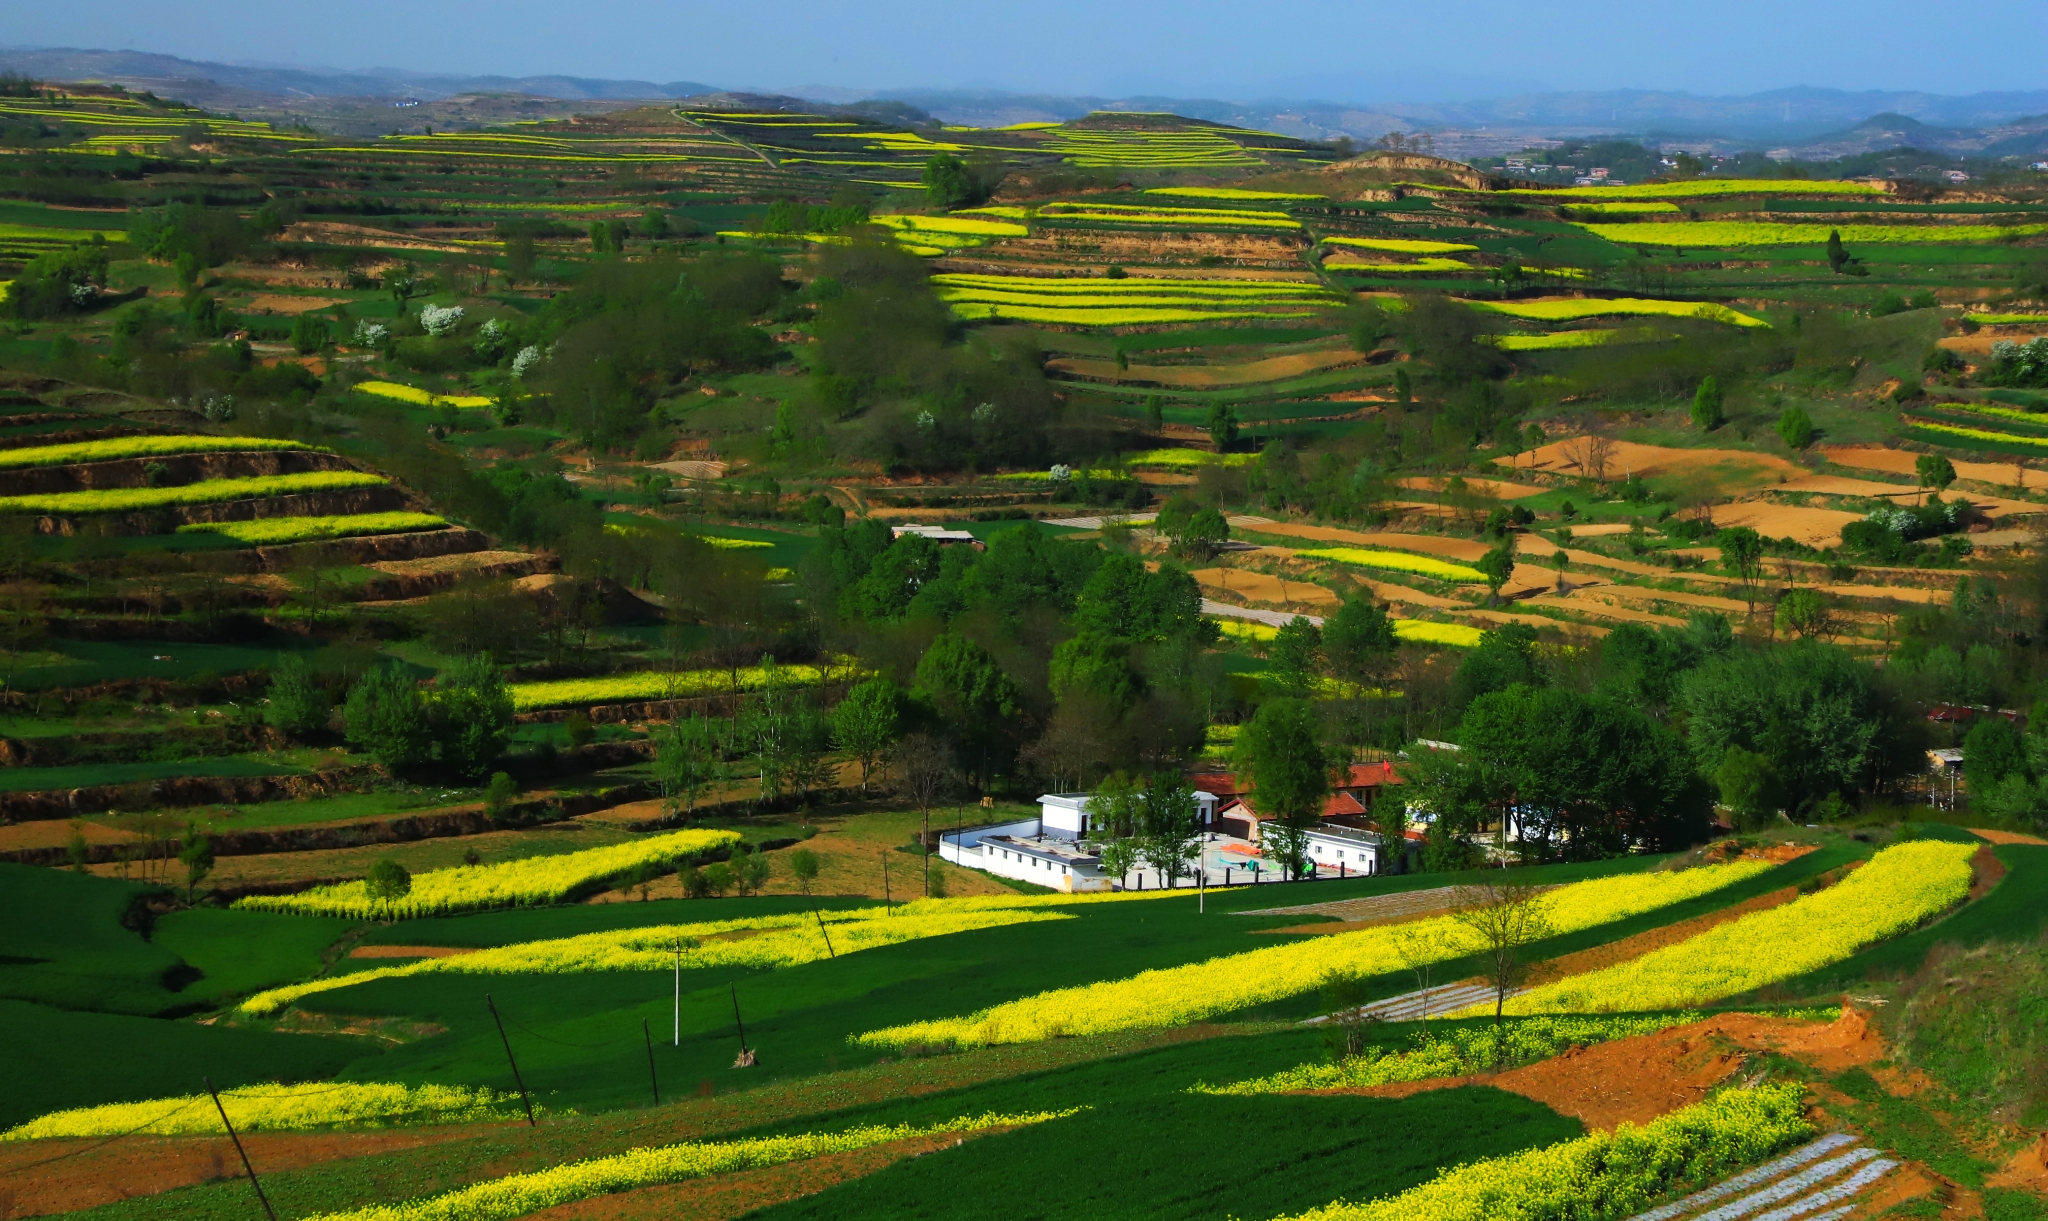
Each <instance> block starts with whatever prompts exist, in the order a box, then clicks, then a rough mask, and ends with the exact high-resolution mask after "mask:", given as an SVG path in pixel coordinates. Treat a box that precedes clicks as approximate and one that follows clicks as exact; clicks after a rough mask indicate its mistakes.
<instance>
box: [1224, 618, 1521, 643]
mask: <svg viewBox="0 0 2048 1221" xmlns="http://www.w3.org/2000/svg"><path fill="white" fill-rule="evenodd" d="M1216 626H1217V627H1219V628H1221V629H1222V631H1223V634H1224V635H1225V636H1229V637H1231V638H1233V639H1236V640H1256V641H1261V642H1263V641H1268V640H1272V639H1274V638H1275V637H1277V636H1279V635H1280V629H1279V628H1277V627H1274V626H1273V625H1272V624H1270V623H1258V622H1255V621H1253V620H1250V619H1218V620H1217V621H1216ZM1484 634H1485V633H1483V632H1481V631H1480V630H1479V629H1478V628H1476V627H1472V626H1469V625H1467V624H1463V623H1437V622H1435V621H1433V620H1429V619H1396V620H1394V635H1395V636H1396V637H1397V638H1399V639H1401V640H1406V641H1408V642H1409V643H1411V644H1441V645H1450V646H1452V647H1454V648H1460V649H1469V648H1474V647H1476V646H1477V645H1478V644H1479V638H1480V637H1481V636H1482V635H1484Z"/></svg>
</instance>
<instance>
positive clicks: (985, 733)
mask: <svg viewBox="0 0 2048 1221" xmlns="http://www.w3.org/2000/svg"><path fill="white" fill-rule="evenodd" d="M917 686H918V689H919V690H920V691H922V692H924V693H925V694H926V695H927V696H928V697H929V698H930V699H931V701H932V703H933V704H934V705H936V706H937V708H938V709H939V712H940V714H941V715H942V716H944V718H945V720H946V723H947V724H948V725H949V726H951V728H952V729H953V731H954V733H955V734H956V735H957V736H958V738H959V741H960V744H961V745H962V747H964V748H965V750H964V751H963V755H964V759H963V762H964V763H965V764H966V765H967V769H968V770H969V771H971V772H972V773H973V774H974V775H975V776H976V777H978V778H979V780H980V781H981V782H982V784H983V785H984V786H985V785H986V782H987V779H988V776H989V774H990V770H991V769H992V768H993V767H994V766H996V765H997V764H998V763H999V762H1000V760H999V758H997V757H995V756H996V752H997V746H998V744H999V743H1002V742H1004V741H1005V740H1006V738H1007V736H1008V733H1009V726H1010V723H1011V722H1012V721H1013V720H1014V719H1015V717H1016V715H1017V711H1018V708H1019V707H1020V705H1021V702H1022V699H1023V690H1022V689H1021V688H1020V687H1018V685H1017V681H1016V680H1015V679H1013V678H1011V677H1010V676H1009V675H1008V674H1007V673H1005V672H1004V670H1003V667H1002V665H1001V663H999V662H998V661H996V659H995V657H994V655H992V654H991V653H990V652H989V651H988V650H987V649H984V648H982V647H981V646H980V645H978V644H976V643H974V642H973V641H971V640H969V639H967V638H966V637H965V636H960V635H956V634H953V633H950V632H949V633H947V634H946V635H943V636H940V637H939V638H938V639H937V640H934V641H932V643H931V645H930V647H928V648H926V649H925V654H924V657H923V659H922V660H920V661H919V662H918V663H917Z"/></svg>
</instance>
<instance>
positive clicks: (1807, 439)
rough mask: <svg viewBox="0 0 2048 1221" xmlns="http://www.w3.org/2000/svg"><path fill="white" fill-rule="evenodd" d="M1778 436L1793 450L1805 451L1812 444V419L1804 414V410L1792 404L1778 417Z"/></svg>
mask: <svg viewBox="0 0 2048 1221" xmlns="http://www.w3.org/2000/svg"><path fill="white" fill-rule="evenodd" d="M1778 435H1779V436H1780V437H1782V438H1784V441H1785V444H1786V445H1789V446H1791V447H1792V448H1793V449H1805V448H1806V447H1807V446H1809V445H1811V444H1813V438H1814V427H1813V417H1812V416H1810V415H1808V414H1806V408H1804V407H1801V406H1800V405H1799V404H1797V403H1794V404H1792V405H1791V406H1789V407H1787V408H1785V410H1784V411H1783V412H1782V413H1781V414H1780V415H1779V416H1778Z"/></svg>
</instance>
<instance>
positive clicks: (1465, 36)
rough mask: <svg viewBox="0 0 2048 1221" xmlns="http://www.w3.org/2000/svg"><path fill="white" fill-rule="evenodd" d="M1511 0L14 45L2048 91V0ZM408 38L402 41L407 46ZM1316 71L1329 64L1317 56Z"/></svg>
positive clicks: (171, 13) (706, 76)
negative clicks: (1959, 20) (1952, 1)
mask: <svg viewBox="0 0 2048 1221" xmlns="http://www.w3.org/2000/svg"><path fill="white" fill-rule="evenodd" d="M1558 17H1559V14H1558V13H1557V12H1556V10H1552V9H1538V8H1532V7H1530V6H1527V5H1520V4H1511V3H1507V2H1505V0H1454V2H1453V3H1450V4H1440V5H1434V6H1429V7H1427V8H1422V7H1410V6H1400V5H1394V4H1388V3H1385V2H1384V0H1375V2H1372V3H1368V4H1365V5H1344V4H1339V3H1335V2H1334V0H1296V2H1295V3H1292V4H1289V5H1286V6H1284V8H1282V9H1280V10H1278V11H1277V12H1271V11H1269V12H1268V13H1265V14H1261V15H1260V16H1259V17H1258V19H1256V20H1253V19H1251V16H1250V15H1249V14H1247V12H1246V11H1245V10H1244V9H1243V7H1242V6H1238V5H1227V6H1226V5H1223V4H1219V3H1216V2H1215V0H1191V2H1188V3H1182V4H1167V3H1165V2H1164V0H1125V2H1124V3H1120V4H1118V5H1116V6H1114V7H1113V8H1110V9H1105V8H1103V7H1102V6H1099V5H1089V4H1083V3H1078V2H1077V0H1046V2H1045V3H1041V4H1038V5H1034V6H1031V7H1030V8H1029V9H1028V10H1026V11H1019V10H1014V9H1006V10H998V9H997V8H996V7H995V6H992V5H981V6H975V5H961V4H958V3H953V4H944V5H941V4H938V3H933V2H931V0H883V2H882V3H875V4H869V5H866V6H863V7H862V9H861V10H859V13H858V15H857V16H856V15H852V14H850V13H849V11H848V10H845V9H843V8H840V7H838V6H830V5H826V4H823V3H819V2H818V0H797V2H796V3H793V4H788V5H784V6H780V7H779V8H778V9H777V11H776V14H775V18H774V20H773V22H772V23H770V24H769V25H767V26H764V25H763V24H762V21H761V14H760V10H758V9H755V8H753V7H751V6H717V5H704V4H687V5H681V6H662V5H657V4H653V3H651V2H649V0H600V2H598V3H594V4H587V5H582V6H578V7H576V8H575V9H574V10H568V9H563V8H561V7H559V6H553V5H549V6H543V5H541V4H538V3H535V2H534V0H502V2H494V3H490V4H485V3H482V2H480V0H449V2H447V3H443V4H440V5H436V6H432V7H422V6H418V5H412V4H399V3H396V2H395V0H363V2H362V3H360V4H357V5H355V6H353V7H352V9H351V10H350V15H349V17H348V18H347V19H346V20H321V21H311V22H309V21H307V20H306V19H305V14H304V13H303V12H302V11H300V10H297V9H292V8H285V9H278V10H261V9H257V10H246V11H242V12H239V13H238V14H237V17H236V20H235V21H234V22H233V23H231V24H230V23H219V24H213V23H205V22H194V21H193V20H192V18H191V15H190V13H189V12H188V11H185V10H177V9H170V8H166V7H165V6H163V5H161V4H153V3H146V2H143V0H108V2H106V3H103V4H100V5H96V6H91V7H90V8H86V7H79V8H59V7H53V6H44V7H30V6H19V7H17V8H16V9H15V11H13V12H10V13H9V20H8V23H7V25H8V29H9V42H10V44H11V45H13V46H14V47H17V48H26V47H79V48H110V49H111V48H122V49H132V50H139V51H149V52H157V53H161V54H169V55H178V56H183V57H186V58H191V59H200V60H212V61H222V62H229V63H240V64H248V65H259V64H260V65H264V66H285V65H289V66H291V67H295V68H309V67H314V66H321V67H327V68H331V69H333V70H339V71H363V70H368V69H370V68H372V67H376V68H389V69H400V70H405V71H414V72H441V73H463V74H472V75H504V76H515V77H516V76H531V75H567V76H582V77H609V78H634V79H646V80H650V81H673V80H701V81H707V82H712V83H715V84H717V85H719V86H720V87H724V88H750V89H758V90H776V91H799V90H809V91H812V92H816V91H820V90H831V89H837V90H845V91H849V92H853V93H863V94H870V95H886V94H889V93H894V92H903V91H910V90H946V89H983V90H987V89H995V90H1005V91H1016V92H1022V93H1063V94H1091V95H1111V96H1115V95H1155V96H1177V97H1218V98H1234V99H1254V98H1256V99H1302V100H1321V101H1330V102H1340V103H1360V104H1369V103H1374V102H1392V101H1404V102H1415V103H1428V102H1449V101H1461V100H1476V99H1481V98H1499V97H1506V96H1512V95H1515V94H1518V93H1525V92H1537V91H1577V90H1611V89H1651V90H1669V91H1683V92H1689V93H1695V94H1701V95H1708V96H1717V95H1733V94H1745V93H1755V92H1761V91H1766V90H1772V89H1781V88H1787V87H1793V86H1802V85H1803V86H1812V87H1820V88H1839V89H1852V90H1867V89H1899V90H1924V91H1927V92H1931V93H1941V94H1970V93H1976V92H1980V91H1998V90H2029V89H2039V88H2042V87H2044V85H2048V72H2044V71H2043V70H2042V67H2041V64H2040V57H2039V48H2040V47H2041V46H2043V45H2048V6H2043V5H2041V4H2039V3H2038V2H2034V0H1986V3H1984V4H1981V5H1977V6H1974V7H1973V9H1972V10H1971V18H1972V28H1973V29H1974V30H1975V31H1978V32H1980V33H1981V34H1982V35H1983V36H1982V37H1972V38H1968V39H1962V38H1943V39H1933V38H1929V37H1928V35H1929V30H1928V28H1927V12H1926V9H1925V7H1924V6H1918V5H1909V4H1908V3H1906V2H1905V0H1869V2H1868V3H1861V4H1853V5H1852V4H1849V3H1846V2H1843V0H1823V2H1808V3H1795V4H1766V3H1762V2H1761V0H1731V2H1729V3H1723V4H1719V5H1715V6H1711V7H1708V8H1701V7H1692V8H1688V9H1686V10H1684V11H1682V12H1676V11H1649V10H1646V9H1644V8H1642V7H1641V6H1636V5H1625V4H1618V3H1611V2H1609V3H1597V4H1592V5H1586V6H1581V7H1579V8H1577V9H1575V10H1573V16H1572V19H1570V20H1564V21H1560V20H1558ZM401 32H402V33H403V35H404V36H398V35H400V34H401ZM1311 57H1312V58H1311Z"/></svg>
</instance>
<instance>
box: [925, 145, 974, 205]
mask: <svg viewBox="0 0 2048 1221" xmlns="http://www.w3.org/2000/svg"><path fill="white" fill-rule="evenodd" d="M920 180H921V181H922V182H923V183H924V193H925V195H926V197H927V198H929V199H930V200H931V202H932V205H933V206H934V207H939V208H954V207H958V206H960V205H961V204H963V203H966V202H967V201H968V200H970V199H972V198H973V197H974V195H975V183H974V179H973V177H972V176H971V175H970V174H969V173H968V171H967V163H966V162H964V161H962V160H960V158H958V157H955V156H954V155H953V154H951V153H934V154H932V156H931V157H929V158H928V159H926V161H925V163H924V173H923V174H922V175H921V177H920Z"/></svg>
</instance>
